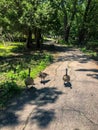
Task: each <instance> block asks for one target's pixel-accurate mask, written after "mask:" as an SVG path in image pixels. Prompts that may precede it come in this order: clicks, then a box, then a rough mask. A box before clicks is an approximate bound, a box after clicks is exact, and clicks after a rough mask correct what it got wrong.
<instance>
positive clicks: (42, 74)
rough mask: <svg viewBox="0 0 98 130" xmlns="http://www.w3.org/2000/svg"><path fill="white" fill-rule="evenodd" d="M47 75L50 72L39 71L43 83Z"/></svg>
mask: <svg viewBox="0 0 98 130" xmlns="http://www.w3.org/2000/svg"><path fill="white" fill-rule="evenodd" d="M47 75H48V74H47V73H45V72H40V73H39V77H40V78H41V83H42V82H44V80H45V78H46V76H47Z"/></svg>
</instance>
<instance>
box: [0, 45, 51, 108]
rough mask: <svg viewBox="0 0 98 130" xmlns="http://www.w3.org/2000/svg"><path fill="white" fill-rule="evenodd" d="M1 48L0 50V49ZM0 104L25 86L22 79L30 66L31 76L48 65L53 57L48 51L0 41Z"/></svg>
mask: <svg viewBox="0 0 98 130" xmlns="http://www.w3.org/2000/svg"><path fill="white" fill-rule="evenodd" d="M1 50H2V51H1ZM0 58H1V59H0V106H1V107H4V106H5V105H6V103H7V101H8V100H10V99H11V98H13V97H14V96H16V95H17V94H18V93H19V92H20V91H22V90H23V89H24V87H25V84H24V80H25V78H26V77H27V75H28V68H29V67H30V68H31V77H33V78H36V77H37V76H38V74H39V72H40V71H42V70H44V69H45V67H46V66H47V65H49V64H50V63H51V62H52V60H53V58H52V56H51V55H50V53H48V52H46V51H45V52H44V51H43V53H41V52H39V51H27V50H26V49H25V48H24V44H23V43H10V44H7V45H3V44H1V43H0Z"/></svg>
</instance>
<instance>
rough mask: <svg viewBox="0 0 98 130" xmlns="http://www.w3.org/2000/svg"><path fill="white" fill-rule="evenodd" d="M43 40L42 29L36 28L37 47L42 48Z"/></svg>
mask: <svg viewBox="0 0 98 130" xmlns="http://www.w3.org/2000/svg"><path fill="white" fill-rule="evenodd" d="M41 40H42V36H41V29H39V28H36V29H35V42H36V48H37V49H40V47H41Z"/></svg>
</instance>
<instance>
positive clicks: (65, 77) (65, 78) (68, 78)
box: [63, 68, 70, 83]
mask: <svg viewBox="0 0 98 130" xmlns="http://www.w3.org/2000/svg"><path fill="white" fill-rule="evenodd" d="M63 80H64V82H67V83H68V82H69V81H70V76H69V75H68V69H67V68H66V74H65V75H64V76H63Z"/></svg>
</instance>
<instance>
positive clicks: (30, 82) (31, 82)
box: [25, 68, 34, 88]
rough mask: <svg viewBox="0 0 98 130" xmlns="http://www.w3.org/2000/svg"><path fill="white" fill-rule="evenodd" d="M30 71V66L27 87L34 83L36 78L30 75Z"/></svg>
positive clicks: (26, 80) (26, 81)
mask: <svg viewBox="0 0 98 130" xmlns="http://www.w3.org/2000/svg"><path fill="white" fill-rule="evenodd" d="M30 72H31V69H30V68H29V73H28V76H27V78H26V79H25V85H26V88H28V86H29V85H32V86H33V85H34V80H33V78H32V77H30Z"/></svg>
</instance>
